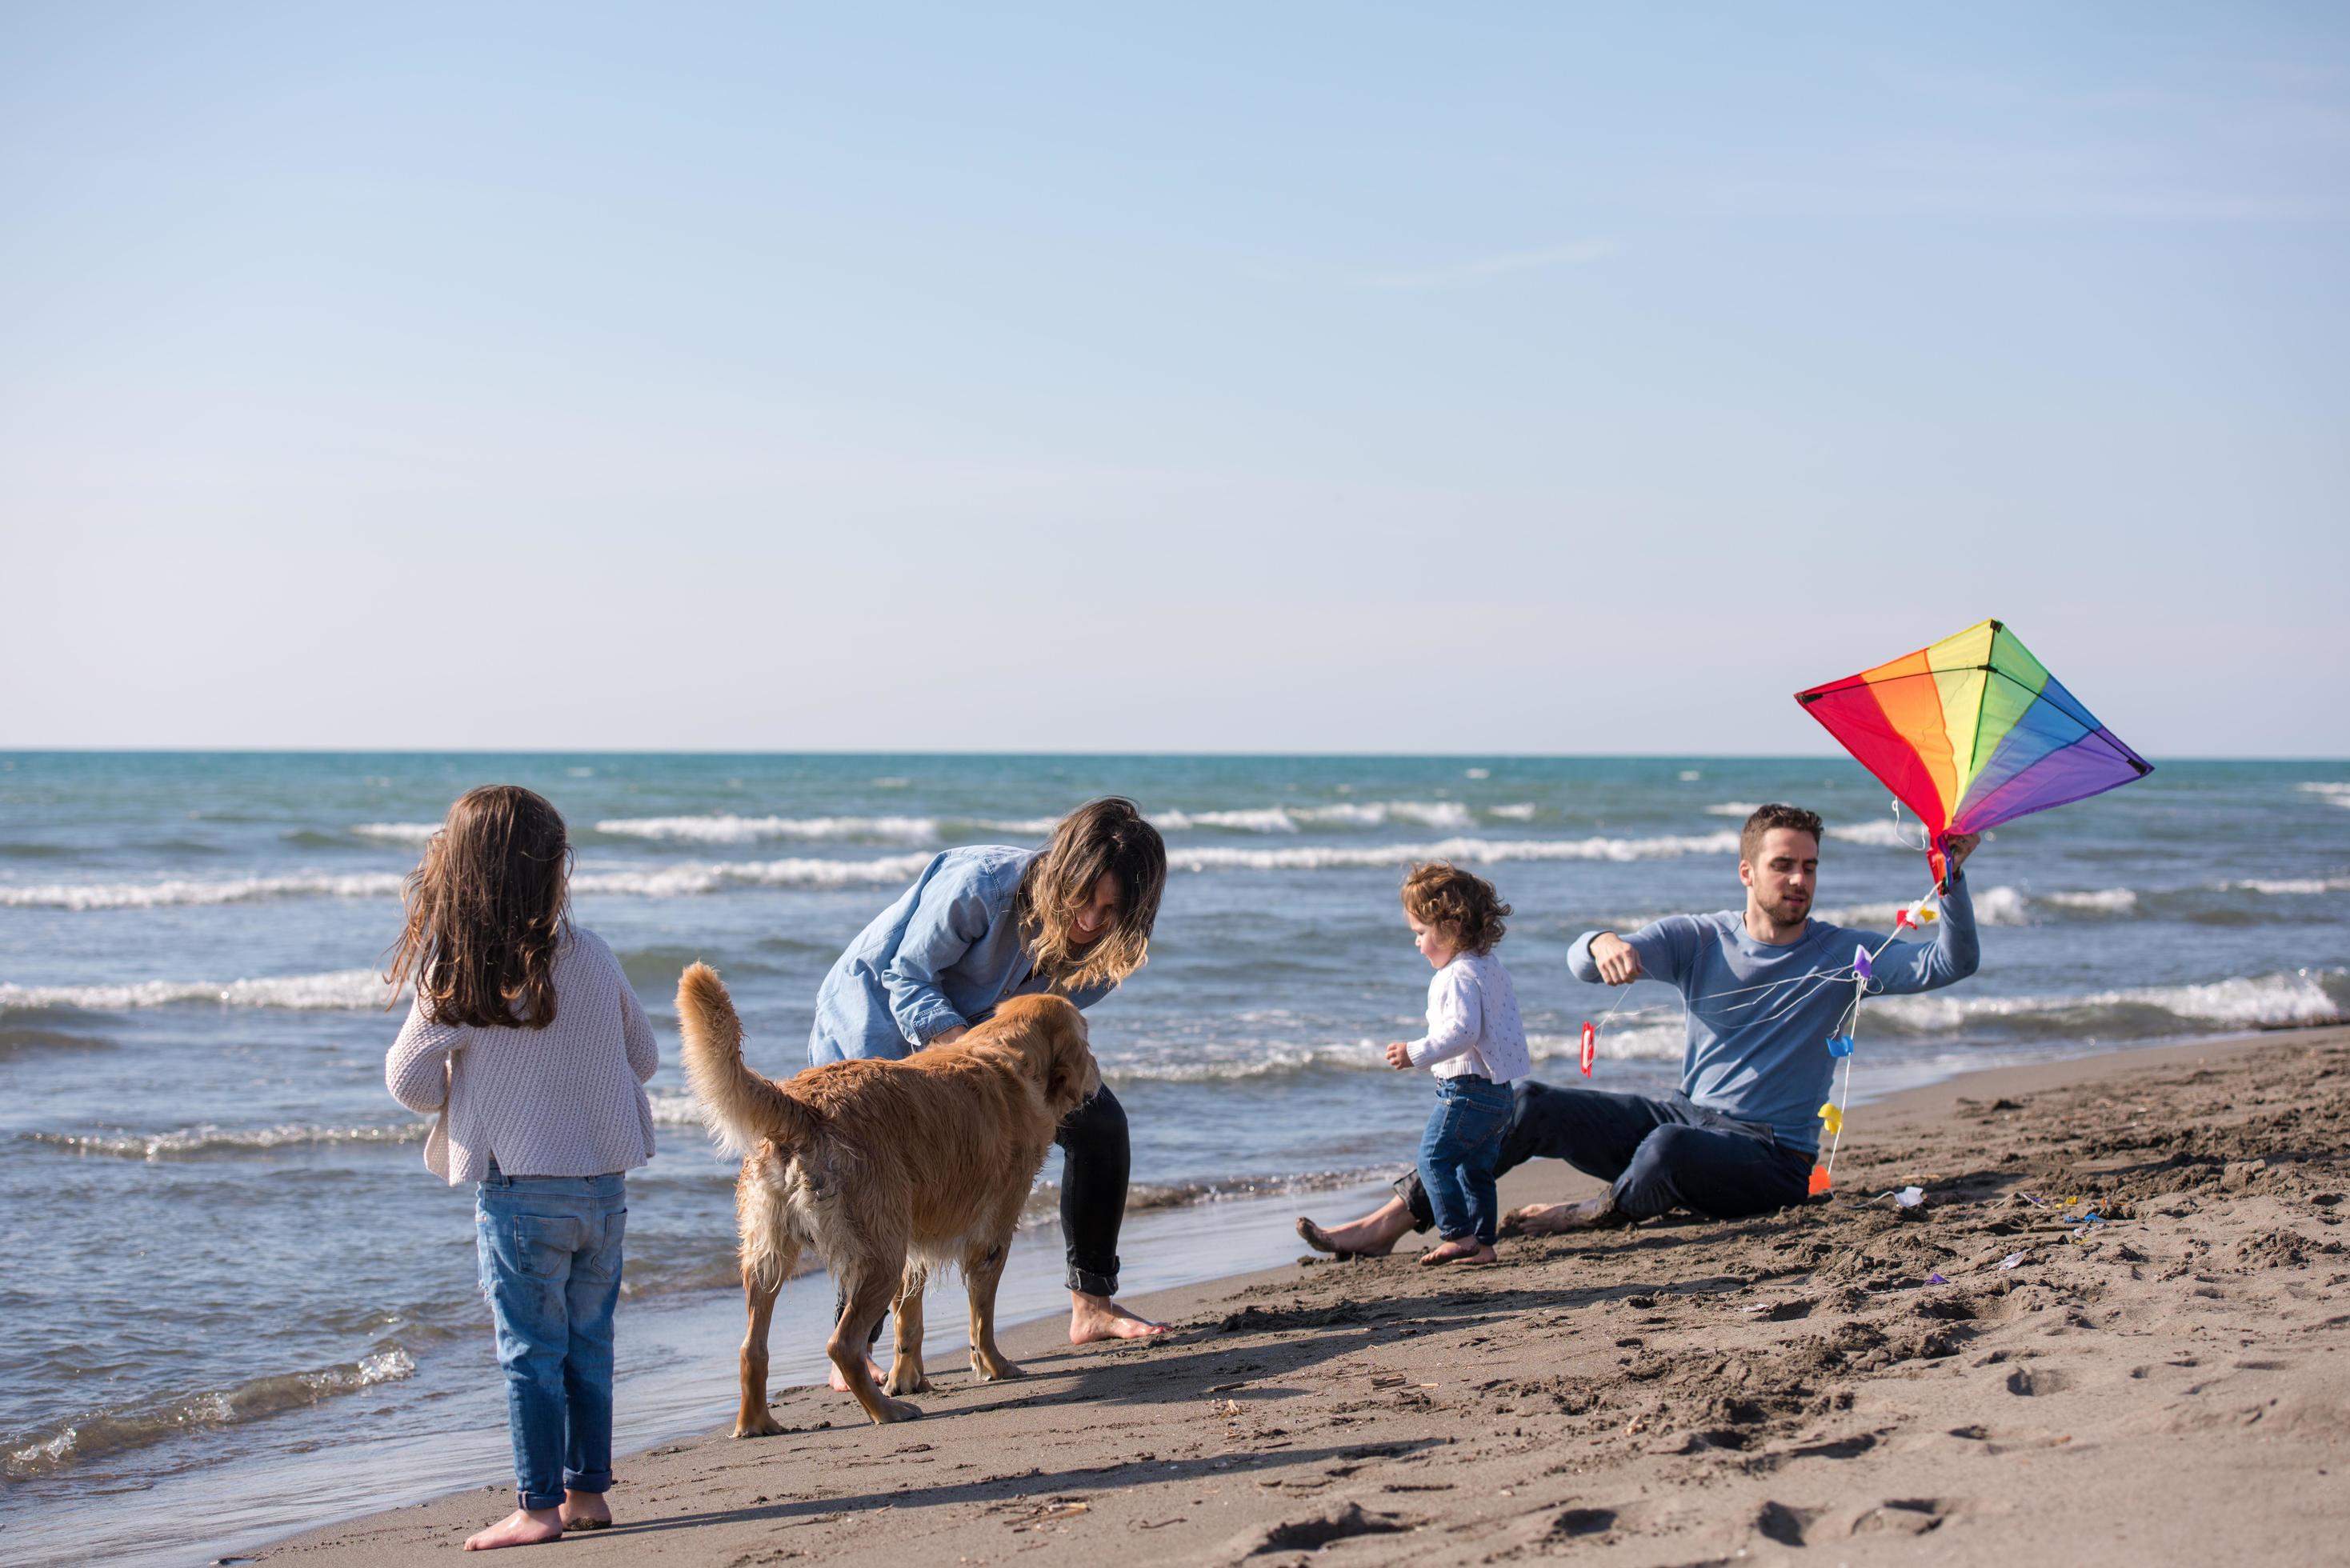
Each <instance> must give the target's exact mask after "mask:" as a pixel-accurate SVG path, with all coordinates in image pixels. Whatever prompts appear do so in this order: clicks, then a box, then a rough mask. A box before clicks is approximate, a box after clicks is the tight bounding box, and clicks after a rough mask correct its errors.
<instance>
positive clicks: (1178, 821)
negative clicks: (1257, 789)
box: [1150, 800, 1533, 833]
mask: <svg viewBox="0 0 2350 1568" xmlns="http://www.w3.org/2000/svg"><path fill="white" fill-rule="evenodd" d="M1532 809H1533V808H1532V807H1528V808H1527V810H1528V812H1529V813H1531V811H1532ZM1494 815H1503V813H1500V812H1496V813H1495V814H1494ZM1150 821H1151V823H1152V825H1153V826H1156V827H1158V828H1159V829H1160V830H1161V831H1163V832H1167V833H1187V832H1196V831H1198V830H1200V829H1202V828H1220V829H1222V830H1224V831H1227V832H1236V833H1295V832H1297V831H1299V830H1300V829H1302V828H1306V827H1385V826H1388V824H1390V823H1398V822H1407V823H1410V824H1412V825H1413V826H1419V827H1435V828H1450V829H1459V828H1469V827H1474V826H1476V825H1477V819H1476V817H1475V816H1474V815H1471V812H1470V810H1469V808H1468V807H1467V806H1465V805H1461V803H1460V802H1459V801H1456V800H1378V801H1340V802H1338V803H1337V804H1336V805H1268V806H1259V807H1255V808H1253V809H1251V810H1245V811H1198V812H1185V811H1161V812H1153V813H1151V814H1150Z"/></svg>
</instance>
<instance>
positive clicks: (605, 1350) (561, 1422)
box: [473, 1166, 629, 1508]
mask: <svg viewBox="0 0 2350 1568" xmlns="http://www.w3.org/2000/svg"><path fill="white" fill-rule="evenodd" d="M628 1216H629V1204H628V1179H627V1178H626V1177H625V1176H622V1175H619V1174H614V1175H611V1176H505V1175H502V1174H501V1173H500V1172H499V1171H498V1169H497V1168H496V1167H495V1166H492V1167H491V1168H490V1174H489V1175H488V1176H487V1177H486V1178H484V1179H483V1181H482V1184H481V1187H480V1188H479V1189H478V1190H477V1192H476V1194H475V1198H474V1204H473V1221H474V1226H475V1228H476V1231H477V1232H478V1235H477V1237H476V1240H477V1241H478V1242H479V1249H480V1253H481V1264H482V1290H483V1292H484V1293H485V1294H486V1295H487V1296H488V1297H489V1298H490V1313H491V1315H492V1316H493V1317H494V1319H495V1320H496V1323H497V1332H498V1366H500V1367H502V1368H503V1369H504V1372H505V1375H506V1425H507V1427H508V1428H509V1429H510V1430H511V1432H512V1434H513V1437H514V1452H515V1492H516V1493H517V1494H518V1495H517V1501H518V1502H519V1503H520V1505H521V1506H522V1507H524V1508H553V1507H555V1506H556V1504H558V1503H560V1502H561V1501H563V1494H564V1492H565V1491H566V1490H571V1491H608V1490H611V1485H612V1308H613V1306H614V1305H615V1303H618V1302H619V1297H620V1238H621V1234H622V1232H623V1231H626V1230H627V1229H628Z"/></svg>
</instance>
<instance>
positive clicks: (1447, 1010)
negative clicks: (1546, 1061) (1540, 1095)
mask: <svg viewBox="0 0 2350 1568" xmlns="http://www.w3.org/2000/svg"><path fill="white" fill-rule="evenodd" d="M1405 1049H1406V1050H1408V1051H1409V1052H1410V1053H1411V1064H1412V1065H1413V1066H1415V1067H1426V1068H1428V1069H1429V1070H1430V1072H1432V1073H1434V1074H1435V1075H1437V1076H1438V1077H1440V1078H1453V1077H1458V1076H1460V1075H1461V1074H1463V1073H1473V1074H1475V1075H1477V1076H1479V1077H1481V1078H1491V1079H1492V1081H1493V1082H1495V1083H1497V1084H1506V1083H1509V1082H1511V1081H1513V1079H1518V1078H1523V1077H1524V1076H1525V1075H1527V1074H1529V1073H1531V1072H1533V1071H1534V1058H1533V1057H1532V1055H1531V1054H1529V1053H1528V1052H1527V1050H1526V1026H1525V1025H1524V1024H1523V1023H1520V1022H1519V1020H1518V993H1517V990H1516V988H1515V987H1513V986H1512V985H1511V984H1510V971H1508V970H1505V969H1503V967H1502V961H1501V960H1500V959H1497V958H1495V957H1494V956H1493V955H1492V953H1462V954H1461V955H1460V956H1459V957H1457V958H1455V959H1454V960H1453V961H1451V963H1448V964H1446V965H1445V966H1444V967H1443V968H1442V969H1440V970H1438V971H1436V976H1435V978H1434V979H1432V980H1430V981H1429V982H1428V1033H1425V1034H1423V1035H1421V1036H1420V1037H1419V1039H1417V1040H1414V1041H1412V1042H1411V1043H1410V1044H1409V1045H1407V1046H1406V1047H1405Z"/></svg>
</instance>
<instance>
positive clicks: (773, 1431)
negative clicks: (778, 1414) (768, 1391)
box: [734, 1406, 784, 1438]
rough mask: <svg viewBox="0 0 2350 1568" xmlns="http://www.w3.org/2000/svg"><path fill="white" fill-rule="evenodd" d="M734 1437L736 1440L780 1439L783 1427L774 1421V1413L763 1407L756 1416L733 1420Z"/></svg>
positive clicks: (780, 1423)
mask: <svg viewBox="0 0 2350 1568" xmlns="http://www.w3.org/2000/svg"><path fill="white" fill-rule="evenodd" d="M734 1435H735V1436H736V1437H738V1438H780V1437H782V1436H783V1435H784V1427H783V1423H782V1422H780V1421H778V1420H776V1419H775V1415H774V1413H773V1412H772V1411H770V1410H768V1409H767V1408H766V1407H764V1406H763V1407H760V1410H759V1413H758V1415H757V1416H755V1417H751V1416H743V1417H737V1418H736V1419H735V1422H734Z"/></svg>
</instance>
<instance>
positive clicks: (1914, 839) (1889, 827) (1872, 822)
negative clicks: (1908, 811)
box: [1828, 816, 1923, 852]
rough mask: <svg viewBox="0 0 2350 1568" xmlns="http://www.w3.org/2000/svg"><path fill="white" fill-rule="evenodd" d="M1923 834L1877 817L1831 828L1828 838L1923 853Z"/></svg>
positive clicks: (1847, 842) (1920, 831) (1919, 830)
mask: <svg viewBox="0 0 2350 1568" xmlns="http://www.w3.org/2000/svg"><path fill="white" fill-rule="evenodd" d="M1922 832H1923V830H1922V829H1919V828H1917V827H1914V826H1905V825H1903V824H1901V823H1898V822H1892V821H1888V820H1887V819H1886V818H1884V817H1881V816H1877V817H1871V818H1869V819H1868V820H1867V821H1866V822H1848V823H1846V824H1845V825H1844V826H1841V827H1831V828H1829V829H1828V836H1829V837H1830V838H1834V839H1838V840H1840V841H1842V842H1844V843H1846V844H1866V845H1868V846H1872V847H1874V848H1877V849H1917V850H1920V851H1921V852H1922V847H1923V846H1921V845H1920V844H1919V843H1918V839H1919V838H1920V837H1921V836H1922Z"/></svg>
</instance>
